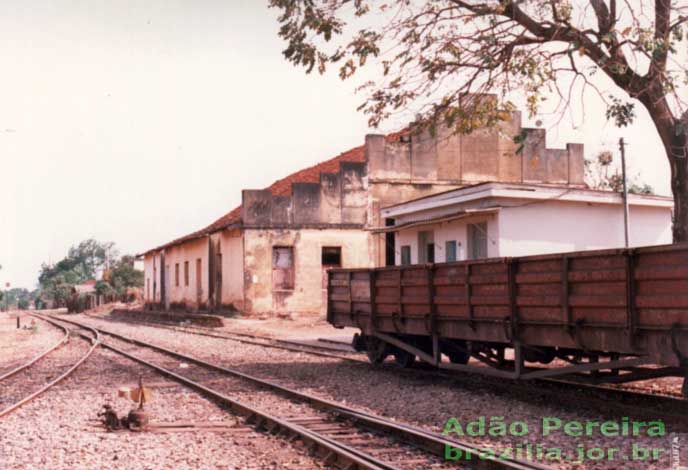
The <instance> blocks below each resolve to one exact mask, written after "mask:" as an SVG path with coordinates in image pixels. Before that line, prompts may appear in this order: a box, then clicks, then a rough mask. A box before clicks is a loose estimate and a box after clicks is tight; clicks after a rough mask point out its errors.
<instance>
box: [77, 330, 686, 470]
mask: <svg viewBox="0 0 688 470" xmlns="http://www.w3.org/2000/svg"><path fill="white" fill-rule="evenodd" d="M81 318H82V319H84V320H86V321H89V322H91V323H93V324H98V325H99V326H102V327H103V328H106V329H110V330H112V331H116V332H120V333H123V334H128V335H131V336H133V337H136V338H138V339H142V340H146V341H151V342H155V343H156V344H160V345H163V346H167V347H170V348H173V349H176V350H179V351H181V352H185V353H188V354H192V355H195V356H198V357H200V358H203V359H206V360H209V361H211V362H215V363H218V364H222V365H225V366H228V367H233V368H236V369H238V370H241V371H243V372H247V373H250V374H253V375H257V376H260V377H263V378H269V379H273V380H276V381H279V382H280V383H281V384H283V385H287V386H290V387H293V388H296V389H298V390H300V391H304V392H308V393H313V394H315V395H318V396H321V397H323V398H328V399H332V400H337V401H341V402H344V403H347V404H349V405H352V406H355V407H357V408H361V409H363V410H366V411H369V412H373V413H376V414H379V415H382V416H385V417H389V418H392V419H394V420H398V421H400V422H406V423H410V424H414V425H417V426H420V427H423V428H425V429H429V430H432V431H436V432H441V431H442V430H443V428H444V427H445V425H446V423H447V422H448V420H449V419H450V418H456V420H457V422H459V423H462V424H463V426H464V427H465V425H466V424H468V423H470V422H474V421H476V420H479V419H480V418H481V417H484V418H485V419H486V421H487V424H488V425H489V422H490V418H492V417H495V418H502V419H503V420H504V421H505V422H506V423H507V425H508V424H509V423H513V422H517V421H520V422H524V423H526V424H527V427H528V431H527V434H525V435H523V436H516V435H513V434H512V435H507V436H498V437H495V436H491V435H488V434H487V432H485V433H483V435H481V433H480V432H478V433H477V434H478V435H474V436H468V435H464V436H458V435H457V434H456V433H454V434H452V435H451V437H455V438H460V439H463V440H467V441H469V442H471V443H473V444H475V445H479V446H481V447H485V448H494V449H504V448H513V450H514V452H519V451H520V452H521V453H522V455H525V454H523V453H525V452H527V451H528V449H530V450H531V451H532V452H533V453H535V452H537V450H538V447H537V446H538V445H540V446H541V447H540V449H543V451H544V450H547V449H555V450H556V449H561V452H562V455H563V456H564V457H565V459H564V460H563V461H552V460H545V461H543V462H542V463H546V464H549V465H553V466H555V467H559V468H605V469H616V468H620V467H623V468H638V469H641V468H642V469H645V468H649V469H655V468H656V469H660V468H662V469H664V468H669V465H670V464H671V463H672V461H671V457H670V452H671V451H672V444H673V443H675V442H676V441H675V440H674V438H678V439H679V440H680V441H682V442H684V443H686V445H683V446H681V448H680V449H679V452H680V455H681V456H682V457H683V462H686V461H688V455H686V449H687V448H688V435H686V433H680V432H679V433H676V434H672V430H671V429H669V428H668V427H665V429H664V432H663V435H662V436H658V437H653V436H649V435H648V426H640V429H639V431H638V432H637V433H636V434H637V435H635V436H634V435H633V422H634V421H635V422H638V419H635V418H634V417H633V416H628V417H624V416H619V415H615V414H614V413H613V412H609V413H605V412H604V411H602V412H600V411H599V410H597V411H594V410H589V409H587V408H586V405H585V403H584V402H583V401H581V402H580V403H567V402H563V401H562V402H559V403H558V402H554V401H553V400H551V399H550V400H543V399H542V398H541V397H540V396H538V395H537V394H533V397H532V398H529V397H524V396H522V394H521V396H518V397H517V396H511V395H509V394H503V393H493V392H491V391H489V390H480V389H479V388H476V387H472V386H471V383H470V381H471V380H472V379H471V376H465V378H464V379H460V380H456V381H454V382H452V384H451V385H450V384H448V383H447V382H446V381H443V380H438V381H437V383H433V382H432V381H431V380H429V379H428V378H427V375H425V376H422V377H421V376H414V375H413V374H400V373H398V371H395V370H394V369H393V368H390V367H385V368H383V369H382V370H378V369H374V368H372V367H370V366H366V365H363V364H351V363H347V362H344V361H339V360H337V359H329V358H323V357H317V356H312V355H308V354H303V353H295V352H289V351H280V350H275V349H267V348H262V347H260V346H252V345H247V344H241V343H238V342H236V341H231V340H224V339H216V338H207V337H203V336H198V335H190V334H186V333H178V332H172V331H170V330H164V329H158V328H153V327H147V326H141V325H126V324H118V323H113V322H108V321H103V320H94V319H93V318H89V317H81ZM461 380H464V381H465V383H464V384H462V383H461ZM543 418H549V421H548V422H549V423H556V422H557V421H556V420H560V421H561V422H562V427H563V425H564V424H565V423H567V422H573V423H580V426H582V427H583V431H582V435H581V436H577V435H576V434H577V432H576V429H577V426H579V425H577V424H573V425H571V426H573V427H572V428H570V429H572V430H573V431H572V432H571V433H570V434H572V435H567V434H565V433H564V430H563V429H557V430H554V431H552V432H550V433H549V434H547V433H544V431H543V426H542V423H543ZM625 418H627V419H625ZM493 421H494V422H496V420H493ZM606 421H609V422H611V423H612V424H608V425H607V428H606V429H607V430H608V429H611V428H613V427H614V426H618V427H619V434H623V433H624V431H623V429H624V427H625V426H628V427H629V431H628V432H627V434H628V435H619V436H614V435H608V434H609V432H607V433H606V434H607V435H604V434H602V433H601V432H600V425H601V424H602V423H603V422H606ZM644 421H648V419H647V418H645V419H644ZM587 422H590V423H592V424H590V425H588V424H586V423H587ZM595 423H597V424H595ZM586 426H587V427H588V428H589V429H590V431H589V432H590V435H589V436H586V435H585V433H586ZM475 427H476V428H479V427H478V426H477V425H475ZM478 431H479V430H478ZM654 432H657V428H656V427H655V428H654ZM464 434H467V432H466V430H465V429H464ZM507 434H509V433H507ZM612 434H613V433H612ZM680 441H679V442H680ZM529 445H530V446H529ZM581 446H583V447H581ZM597 448H599V449H600V450H599V451H598V450H597ZM655 448H656V449H661V452H659V453H658V454H657V457H658V458H657V459H656V460H655V459H653V458H652V454H651V453H652V449H655ZM580 449H583V450H584V451H590V452H591V453H590V454H589V456H588V458H586V459H584V460H583V461H582V462H577V461H575V460H576V459H577V456H578V455H579V454H578V451H579V450H580ZM616 449H618V450H616ZM634 450H635V454H634ZM610 451H611V454H610ZM646 451H647V452H649V455H648V456H646V457H645V458H643V457H644V455H645V453H646ZM599 452H604V456H603V457H599V455H598V454H599ZM552 455H553V456H554V455H555V454H552ZM566 457H570V458H569V459H566Z"/></svg>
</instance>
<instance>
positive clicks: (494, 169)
mask: <svg viewBox="0 0 688 470" xmlns="http://www.w3.org/2000/svg"><path fill="white" fill-rule="evenodd" d="M522 132H523V133H524V136H525V141H524V143H523V148H522V149H521V150H520V151H517V150H518V145H517V144H516V143H515V142H514V139H513V137H514V136H517V135H521V133H522ZM545 139H546V132H545V130H544V129H524V128H522V126H521V113H520V112H514V113H512V115H511V117H510V119H509V120H507V121H504V122H502V123H501V124H499V125H498V126H497V127H495V128H492V129H478V130H476V131H474V132H472V133H471V134H468V135H461V134H454V133H453V132H452V131H451V130H450V129H448V128H446V127H443V126H440V127H439V128H438V129H437V132H436V134H435V135H434V136H433V135H431V134H430V133H429V132H428V131H425V132H423V133H420V134H411V135H409V136H406V137H402V138H401V139H400V140H398V141H389V139H387V138H385V136H382V135H368V136H366V142H365V153H366V161H367V169H368V173H367V178H368V186H369V192H368V214H367V225H368V226H369V227H381V226H384V224H385V221H384V220H382V219H381V217H380V209H381V208H383V207H387V206H390V205H393V204H398V203H400V202H404V201H408V200H412V199H417V198H419V197H424V196H429V195H432V194H436V193H439V192H443V191H448V190H451V189H457V188H461V187H464V186H467V185H471V184H476V183H482V182H486V181H499V182H518V183H542V184H566V185H572V186H583V184H584V181H583V176H584V157H583V145H580V144H568V145H567V146H566V149H548V148H546V146H545ZM369 250H370V252H371V253H372V256H373V258H374V260H375V263H376V265H378V266H382V265H384V262H385V237H384V235H375V236H373V237H371V246H370V248H369Z"/></svg>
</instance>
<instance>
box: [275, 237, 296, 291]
mask: <svg viewBox="0 0 688 470" xmlns="http://www.w3.org/2000/svg"><path fill="white" fill-rule="evenodd" d="M272 288H273V290H292V289H294V247H291V246H274V247H272Z"/></svg>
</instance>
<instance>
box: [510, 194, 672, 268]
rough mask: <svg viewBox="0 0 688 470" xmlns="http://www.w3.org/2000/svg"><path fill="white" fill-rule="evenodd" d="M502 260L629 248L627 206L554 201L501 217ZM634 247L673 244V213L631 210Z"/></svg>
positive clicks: (514, 209) (522, 207) (651, 208)
mask: <svg viewBox="0 0 688 470" xmlns="http://www.w3.org/2000/svg"><path fill="white" fill-rule="evenodd" d="M498 221H499V234H500V239H499V245H500V247H499V252H500V256H526V255H535V254H547V253H561V252H568V251H580V250H595V249H604V248H620V247H623V246H624V228H623V227H624V225H623V206H621V205H618V204H614V205H612V204H586V203H579V202H561V201H549V202H541V203H536V204H529V205H524V206H520V207H506V208H502V209H501V210H500V212H499V217H498ZM630 227H631V231H630V235H631V236H630V245H631V246H646V245H661V244H665V243H671V210H670V209H669V208H663V207H640V206H631V208H630Z"/></svg>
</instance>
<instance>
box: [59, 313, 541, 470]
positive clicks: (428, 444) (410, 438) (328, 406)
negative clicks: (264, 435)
mask: <svg viewBox="0 0 688 470" xmlns="http://www.w3.org/2000/svg"><path fill="white" fill-rule="evenodd" d="M60 321H64V322H67V323H73V324H75V325H77V326H81V324H80V323H79V322H76V321H74V320H65V319H60ZM96 329H98V330H99V331H100V332H101V333H103V334H105V335H108V336H112V337H113V338H117V339H119V340H122V341H126V342H129V343H131V344H135V345H137V346H141V347H145V348H149V349H153V350H155V351H158V352H161V353H164V354H167V355H170V356H173V357H176V358H178V359H182V360H184V361H188V362H190V363H194V364H196V365H199V366H201V367H205V368H208V369H212V370H215V371H218V372H222V373H225V374H228V375H231V376H234V377H238V378H241V379H245V380H247V381H250V382H252V383H254V384H256V385H260V386H263V387H266V388H268V389H271V390H274V391H277V392H279V393H281V394H283V395H285V396H288V397H290V398H293V399H297V400H300V401H303V402H306V403H309V404H311V405H313V406H314V407H315V408H316V409H320V410H323V411H328V412H331V413H334V414H335V415H338V416H340V417H341V418H344V419H347V420H351V421H355V422H357V423H359V424H360V425H361V426H362V427H365V428H369V429H375V430H378V431H382V432H385V433H387V434H391V435H392V436H395V437H397V438H400V439H401V440H403V441H405V442H407V443H410V444H412V445H415V446H417V447H420V448H422V449H424V450H426V451H428V452H430V453H432V454H434V455H440V456H444V452H445V448H446V446H451V447H453V448H456V449H459V450H461V452H462V455H466V456H470V457H469V459H470V462H471V465H472V468H489V469H494V468H500V469H511V470H546V469H550V468H551V467H547V466H545V465H541V464H538V463H535V462H530V461H527V460H518V459H510V460H505V459H500V458H498V457H493V456H489V455H485V454H484V452H483V450H482V449H481V448H479V447H477V446H473V445H471V444H468V443H465V442H460V441H456V440H453V439H448V438H446V437H444V436H442V435H440V434H437V433H433V432H430V431H426V430H424V429H421V428H416V427H413V426H411V425H406V424H400V423H396V422H394V421H390V420H388V419H385V418H383V417H380V416H376V415H374V414H370V413H366V412H363V411H359V410H356V409H354V408H350V407H347V406H344V405H342V404H340V403H336V402H334V401H331V400H327V399H324V398H319V397H316V396H314V395H310V394H306V393H301V392H298V391H296V390H293V389H290V388H287V387H285V386H283V385H280V384H278V383H275V382H272V381H269V380H264V379H260V378H258V377H254V376H251V375H249V374H246V373H244V372H240V371H238V370H234V369H229V368H226V367H223V366H219V365H216V364H212V363H209V362H207V361H204V360H203V359H199V358H196V357H194V356H189V355H186V354H183V353H180V352H178V351H174V350H171V349H168V348H165V347H162V346H158V345H154V344H151V343H147V342H145V341H140V340H137V339H135V338H131V337H128V336H125V335H122V334H119V333H114V332H111V331H108V330H105V329H103V328H96ZM103 346H105V347H107V348H111V346H110V345H108V344H107V343H103ZM127 354H128V353H127ZM143 361H144V360H143V359H141V362H142V363H143ZM147 365H148V364H147ZM155 368H156V369H158V370H160V369H162V368H158V367H157V366H155ZM167 372H169V373H170V376H173V377H175V378H176V377H181V376H179V375H178V374H176V373H174V372H170V371H167ZM185 380H187V379H185ZM198 385H200V384H198ZM200 387H203V388H207V387H204V386H202V385H200ZM241 406H246V405H241ZM288 424H289V425H293V423H288ZM306 431H307V432H311V431H308V430H306ZM319 437H320V438H321V439H328V438H326V437H324V436H319ZM330 442H331V443H332V444H333V445H337V446H342V444H339V443H337V442H336V441H333V440H330ZM345 447H347V450H348V451H353V452H359V451H356V450H355V449H351V448H349V447H348V446H345ZM363 455H365V454H363ZM377 463H378V464H379V462H377Z"/></svg>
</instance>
